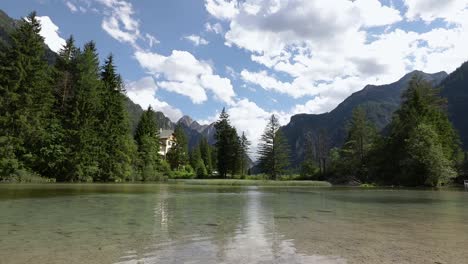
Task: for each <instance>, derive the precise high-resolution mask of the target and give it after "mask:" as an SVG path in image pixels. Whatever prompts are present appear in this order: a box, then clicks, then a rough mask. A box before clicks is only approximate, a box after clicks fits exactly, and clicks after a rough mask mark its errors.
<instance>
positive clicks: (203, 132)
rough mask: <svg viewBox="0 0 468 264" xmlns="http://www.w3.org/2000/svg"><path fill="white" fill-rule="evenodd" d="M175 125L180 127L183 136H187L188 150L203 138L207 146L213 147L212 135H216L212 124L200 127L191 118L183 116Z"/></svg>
mask: <svg viewBox="0 0 468 264" xmlns="http://www.w3.org/2000/svg"><path fill="white" fill-rule="evenodd" d="M177 124H179V125H181V126H182V128H183V129H184V131H185V134H187V138H188V145H189V149H192V148H193V147H195V146H196V145H197V144H198V142H199V141H200V140H201V139H202V138H203V137H206V139H207V140H208V143H209V144H211V145H213V144H214V143H215V139H214V134H215V133H216V129H215V128H214V123H212V124H209V125H200V124H199V123H198V122H197V121H194V120H193V119H192V118H191V117H189V116H183V117H181V118H180V119H179V121H177Z"/></svg>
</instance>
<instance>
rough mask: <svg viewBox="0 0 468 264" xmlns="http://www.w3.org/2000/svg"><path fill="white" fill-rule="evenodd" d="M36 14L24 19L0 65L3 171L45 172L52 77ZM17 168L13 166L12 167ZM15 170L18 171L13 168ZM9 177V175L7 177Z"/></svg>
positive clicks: (0, 123) (0, 127)
mask: <svg viewBox="0 0 468 264" xmlns="http://www.w3.org/2000/svg"><path fill="white" fill-rule="evenodd" d="M40 31H41V25H40V23H39V21H38V20H37V18H36V13H35V12H33V13H31V14H30V15H29V16H28V17H27V18H25V19H23V20H22V21H21V23H20V25H19V27H18V28H17V29H16V30H15V31H14V32H13V33H12V34H11V45H10V47H9V48H8V49H7V50H6V51H5V52H2V53H3V55H2V57H3V58H2V61H1V62H0V65H1V66H0V67H1V68H0V69H1V76H0V111H1V112H2V114H1V115H0V144H1V145H0V148H3V149H9V151H5V152H3V153H1V154H2V156H0V160H1V161H0V166H12V167H11V168H0V170H1V171H9V172H11V171H14V170H16V169H21V168H23V169H26V170H36V169H37V170H41V171H42V170H44V171H45V170H46V168H44V167H47V166H48V165H47V164H44V163H43V162H42V161H43V160H44V155H43V151H44V148H46V146H47V144H46V142H47V140H48V139H47V137H48V133H49V132H53V131H48V126H49V121H48V119H49V118H50V115H51V108H52V104H53V94H52V89H51V87H52V86H51V73H50V69H49V66H48V64H47V62H46V60H45V59H44V54H45V44H44V39H43V38H42V37H41V36H40V35H39V32H40ZM13 164H14V165H13ZM14 167H15V168H14ZM6 176H8V175H6Z"/></svg>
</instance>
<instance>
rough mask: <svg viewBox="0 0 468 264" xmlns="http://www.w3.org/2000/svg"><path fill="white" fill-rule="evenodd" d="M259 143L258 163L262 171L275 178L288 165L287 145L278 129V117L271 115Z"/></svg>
mask: <svg viewBox="0 0 468 264" xmlns="http://www.w3.org/2000/svg"><path fill="white" fill-rule="evenodd" d="M260 140H261V143H260V144H259V150H258V155H259V163H260V167H261V168H262V171H263V172H265V173H267V174H268V175H269V176H270V178H271V179H274V180H277V179H278V176H280V175H281V174H282V173H284V171H285V169H286V167H287V166H289V147H288V145H287V143H286V140H285V139H284V137H283V135H282V132H281V130H280V125H279V122H278V119H277V118H276V117H275V115H272V116H271V117H270V119H269V121H268V124H267V126H266V128H265V132H264V133H263V135H262V137H261V139H260Z"/></svg>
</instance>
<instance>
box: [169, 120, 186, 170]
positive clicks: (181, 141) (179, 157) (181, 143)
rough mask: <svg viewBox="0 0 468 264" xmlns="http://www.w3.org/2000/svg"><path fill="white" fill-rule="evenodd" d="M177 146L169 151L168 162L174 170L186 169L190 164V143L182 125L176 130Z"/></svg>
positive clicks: (177, 126) (178, 125)
mask: <svg viewBox="0 0 468 264" xmlns="http://www.w3.org/2000/svg"><path fill="white" fill-rule="evenodd" d="M174 136H175V140H176V144H175V146H173V147H172V148H171V149H169V151H168V153H167V161H168V162H169V164H170V165H171V168H172V169H173V170H180V169H184V168H185V165H187V164H188V162H189V152H188V141H187V136H186V135H185V131H184V128H183V127H182V125H180V124H177V125H176V127H175V130H174Z"/></svg>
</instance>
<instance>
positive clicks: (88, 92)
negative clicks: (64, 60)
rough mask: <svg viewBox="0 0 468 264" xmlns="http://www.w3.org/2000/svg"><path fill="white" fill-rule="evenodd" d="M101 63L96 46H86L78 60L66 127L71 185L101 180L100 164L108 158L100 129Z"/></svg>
mask: <svg viewBox="0 0 468 264" xmlns="http://www.w3.org/2000/svg"><path fill="white" fill-rule="evenodd" d="M100 75H101V74H100V67H99V59H98V54H97V51H96V46H95V44H94V43H93V42H89V43H87V44H86V45H85V47H84V49H83V52H82V53H80V54H79V55H78V56H77V62H76V77H75V78H76V79H75V88H74V93H73V94H74V95H73V98H72V99H71V100H70V107H71V110H70V117H68V121H67V123H68V124H67V127H68V133H69V138H70V139H71V153H72V156H71V158H70V160H71V163H72V164H73V165H72V169H71V171H70V174H69V175H68V178H67V180H68V181H92V180H93V179H99V178H100V174H101V168H100V164H99V161H100V160H101V159H102V158H103V155H105V153H104V150H103V149H102V148H101V143H102V142H101V137H100V131H98V129H97V128H98V127H99V126H100V123H101V122H100V120H99V117H100V116H101V113H102V110H103V106H102V101H101V96H102V91H103V89H104V88H103V84H102V82H101V81H100Z"/></svg>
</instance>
